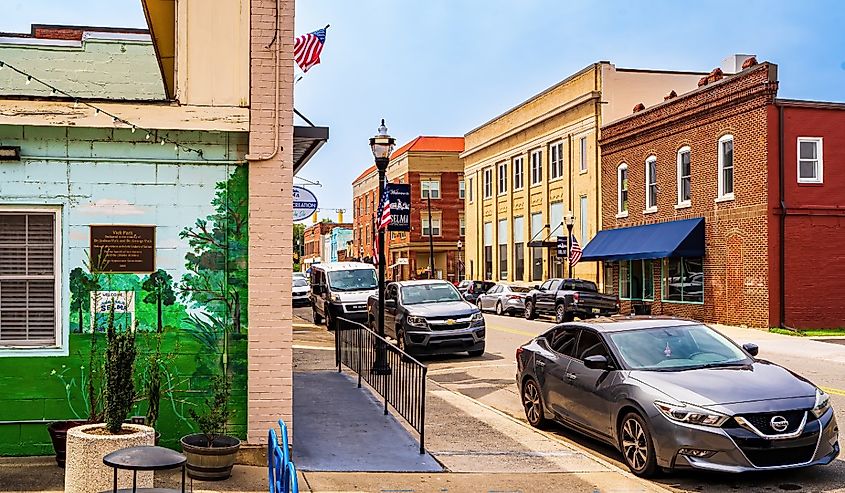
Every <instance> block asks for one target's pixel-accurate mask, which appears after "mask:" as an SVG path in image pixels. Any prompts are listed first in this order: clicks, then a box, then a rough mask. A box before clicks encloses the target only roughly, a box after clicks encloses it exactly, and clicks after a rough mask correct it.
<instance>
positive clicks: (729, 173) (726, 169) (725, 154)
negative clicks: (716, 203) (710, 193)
mask: <svg viewBox="0 0 845 493" xmlns="http://www.w3.org/2000/svg"><path fill="white" fill-rule="evenodd" d="M733 196H734V138H733V135H725V136H724V137H722V138H721V139H719V198H720V199H732V198H733Z"/></svg>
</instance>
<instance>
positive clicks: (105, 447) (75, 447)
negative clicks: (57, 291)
mask: <svg viewBox="0 0 845 493" xmlns="http://www.w3.org/2000/svg"><path fill="white" fill-rule="evenodd" d="M106 337H107V345H106V358H105V363H104V377H103V378H104V383H105V387H104V389H103V411H104V416H105V423H91V424H85V425H82V426H77V427H75V428H71V429H70V430H68V432H67V461H66V471H65V491H66V492H69V493H83V492H84V493H88V492H98V491H106V490H111V488H112V484H113V474H114V472H113V470H112V469H111V468H109V467H107V466H106V465H105V464H103V457H104V456H106V455H107V454H109V453H111V452H114V451H116V450H120V449H122V448H126V447H134V446H138V445H152V444H153V441H154V430H153V429H152V428H150V427H149V426H144V425H135V424H124V421H125V420H126V418H127V416H128V415H129V412H130V410H131V408H132V404H133V403H134V398H135V386H134V381H133V374H134V366H135V356H136V348H135V331H134V330H132V329H126V330H122V331H118V330H117V329H116V328H115V326H114V304H113V303H112V306H111V309H110V310H109V315H108V322H107V326H106ZM132 484H133V478H132V473H131V472H129V471H123V473H122V474H120V475H119V480H118V487H131V486H132ZM137 486H138V487H139V488H151V487H152V486H153V474H152V472H141V473H138V475H137Z"/></svg>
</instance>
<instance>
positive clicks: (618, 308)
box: [616, 296, 622, 310]
mask: <svg viewBox="0 0 845 493" xmlns="http://www.w3.org/2000/svg"><path fill="white" fill-rule="evenodd" d="M616 309H617V310H621V309H622V303H621V302H620V301H619V297H618V296H617V297H616Z"/></svg>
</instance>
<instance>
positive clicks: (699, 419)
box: [654, 401, 729, 427]
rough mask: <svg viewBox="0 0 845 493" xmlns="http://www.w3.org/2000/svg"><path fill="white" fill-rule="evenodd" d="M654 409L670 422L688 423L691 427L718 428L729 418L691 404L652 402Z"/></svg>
mask: <svg viewBox="0 0 845 493" xmlns="http://www.w3.org/2000/svg"><path fill="white" fill-rule="evenodd" d="M654 407H656V408H657V410H658V411H660V413H661V414H663V415H664V416H666V417H667V418H669V419H670V420H671V421H677V422H679V423H689V424H691V425H702V426H715V427H719V426H722V425H723V424H725V421H727V420H728V419H729V416H725V415H724V414H721V413H717V412H714V411H710V410H708V409H704V408H701V407H698V406H693V405H692V404H669V403H667V402H660V401H654Z"/></svg>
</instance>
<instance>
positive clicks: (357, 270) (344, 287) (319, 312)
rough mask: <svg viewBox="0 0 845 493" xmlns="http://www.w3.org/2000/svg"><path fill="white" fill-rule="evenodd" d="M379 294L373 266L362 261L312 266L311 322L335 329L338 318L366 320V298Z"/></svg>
mask: <svg viewBox="0 0 845 493" xmlns="http://www.w3.org/2000/svg"><path fill="white" fill-rule="evenodd" d="M373 294H378V275H377V273H376V269H375V267H373V266H372V265H371V264H365V263H362V262H329V263H325V264H315V265H313V266H312V267H311V310H312V312H313V314H314V323H315V324H320V323H322V322H323V320H325V321H326V327H327V328H328V329H329V330H334V329H336V328H337V325H338V322H337V320H338V318H340V317H343V318H346V319H349V320H352V321H355V322H360V323H362V324H366V323H367V299H368V298H369V297H370V295H373Z"/></svg>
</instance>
